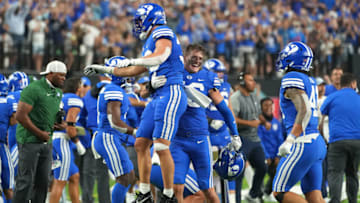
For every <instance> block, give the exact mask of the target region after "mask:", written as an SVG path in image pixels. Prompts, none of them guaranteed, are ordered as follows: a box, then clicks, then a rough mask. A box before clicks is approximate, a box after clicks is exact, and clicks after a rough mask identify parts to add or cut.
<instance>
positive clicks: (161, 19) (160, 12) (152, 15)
mask: <svg viewBox="0 0 360 203" xmlns="http://www.w3.org/2000/svg"><path fill="white" fill-rule="evenodd" d="M133 23H134V28H133V32H134V35H135V36H136V37H138V38H139V39H140V40H144V39H146V37H147V35H148V34H149V32H150V30H151V28H152V27H153V26H154V25H165V24H166V16H165V11H164V9H163V8H162V7H161V6H159V5H158V4H154V3H146V4H141V5H140V6H139V8H138V9H137V10H136V13H135V16H134V22H133Z"/></svg>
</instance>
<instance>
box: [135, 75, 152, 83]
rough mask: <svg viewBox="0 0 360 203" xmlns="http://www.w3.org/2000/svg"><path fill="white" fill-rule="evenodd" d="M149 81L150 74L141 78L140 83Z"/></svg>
mask: <svg viewBox="0 0 360 203" xmlns="http://www.w3.org/2000/svg"><path fill="white" fill-rule="evenodd" d="M149 81H150V79H149V77H148V76H144V77H142V78H140V79H139V80H138V83H139V84H144V83H146V82H149Z"/></svg>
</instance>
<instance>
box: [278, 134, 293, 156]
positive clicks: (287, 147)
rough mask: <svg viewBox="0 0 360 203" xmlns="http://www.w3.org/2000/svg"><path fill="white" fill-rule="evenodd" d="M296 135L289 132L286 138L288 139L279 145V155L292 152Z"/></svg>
mask: <svg viewBox="0 0 360 203" xmlns="http://www.w3.org/2000/svg"><path fill="white" fill-rule="evenodd" d="M295 138H296V137H295V136H294V135H292V134H289V135H288V136H287V138H286V140H285V141H284V142H283V143H282V144H281V145H280V147H279V152H278V155H279V156H286V155H288V154H290V152H291V147H292V144H293V143H294V142H295Z"/></svg>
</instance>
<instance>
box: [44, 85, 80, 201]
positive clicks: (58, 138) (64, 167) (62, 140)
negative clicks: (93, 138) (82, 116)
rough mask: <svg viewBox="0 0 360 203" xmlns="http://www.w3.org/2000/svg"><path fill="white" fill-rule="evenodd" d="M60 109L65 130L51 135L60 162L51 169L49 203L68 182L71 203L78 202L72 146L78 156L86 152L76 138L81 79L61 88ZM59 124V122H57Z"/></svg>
mask: <svg viewBox="0 0 360 203" xmlns="http://www.w3.org/2000/svg"><path fill="white" fill-rule="evenodd" d="M63 92H64V95H63V98H62V101H61V107H60V108H62V109H63V110H64V111H65V115H64V118H63V119H64V120H65V122H66V129H65V130H62V131H55V132H54V133H53V137H52V139H53V143H52V144H53V155H54V156H55V157H56V160H59V161H60V163H61V164H60V166H59V167H57V168H54V169H53V173H54V182H53V185H52V188H51V195H50V203H57V202H59V201H60V197H61V194H62V191H63V189H64V187H65V186H66V184H67V182H68V181H69V194H70V198H71V201H72V202H79V194H80V193H79V178H80V175H79V168H78V167H77V166H76V164H75V157H74V154H73V150H72V147H73V144H75V145H76V148H77V151H78V154H80V155H83V154H84V153H85V152H86V149H85V147H84V146H83V145H82V144H81V142H80V140H79V138H77V137H76V136H77V131H76V125H75V124H76V122H77V120H78V117H79V113H80V111H81V109H82V108H83V106H84V104H83V101H82V99H81V98H80V97H79V95H80V94H81V79H80V78H69V79H67V80H66V81H65V84H64V88H63ZM59 123H60V121H59Z"/></svg>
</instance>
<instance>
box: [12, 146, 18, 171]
mask: <svg viewBox="0 0 360 203" xmlns="http://www.w3.org/2000/svg"><path fill="white" fill-rule="evenodd" d="M10 153H11V154H10V156H11V162H12V164H13V167H14V177H16V175H17V167H18V163H19V150H18V147H17V144H15V145H14V146H12V148H11V149H10Z"/></svg>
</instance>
